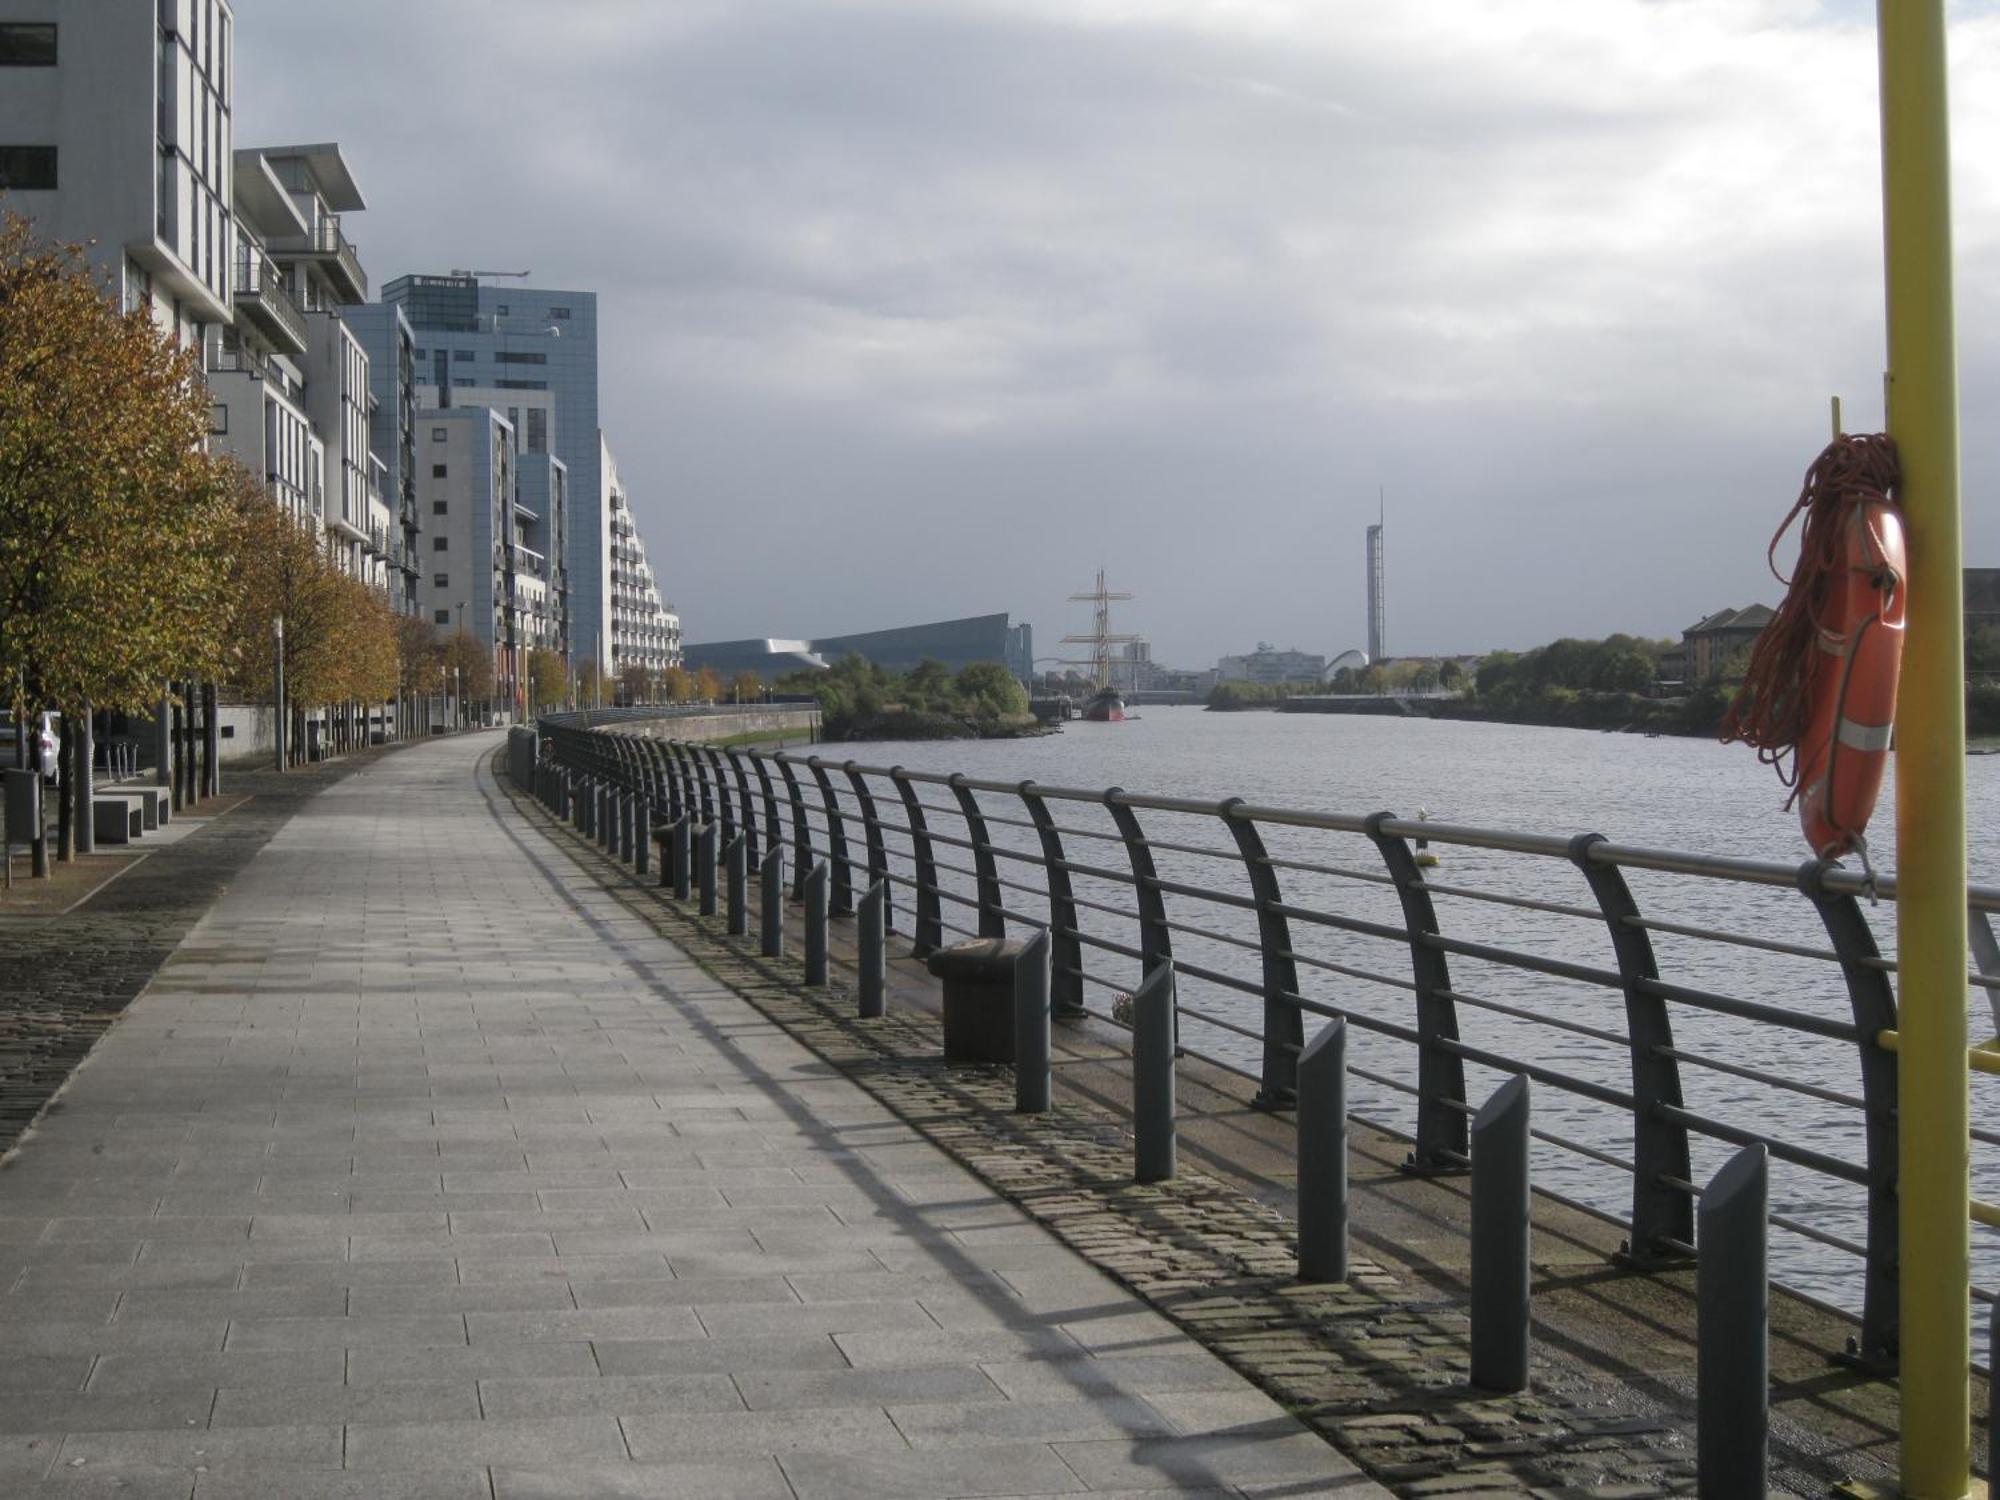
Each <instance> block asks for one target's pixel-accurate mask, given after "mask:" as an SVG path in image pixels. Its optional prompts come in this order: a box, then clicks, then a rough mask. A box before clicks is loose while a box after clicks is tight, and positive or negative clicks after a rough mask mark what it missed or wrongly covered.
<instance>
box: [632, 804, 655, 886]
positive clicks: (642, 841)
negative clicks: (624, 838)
mask: <svg viewBox="0 0 2000 1500" xmlns="http://www.w3.org/2000/svg"><path fill="white" fill-rule="evenodd" d="M632 825H633V838H632V868H633V870H634V871H636V872H637V873H638V874H641V875H644V874H645V873H646V872H647V870H648V868H649V867H650V866H651V865H652V862H653V861H652V853H653V804H652V803H651V802H649V801H647V800H646V799H645V798H644V797H641V798H640V799H639V810H638V812H637V813H636V814H635V815H634V816H633V819H632Z"/></svg>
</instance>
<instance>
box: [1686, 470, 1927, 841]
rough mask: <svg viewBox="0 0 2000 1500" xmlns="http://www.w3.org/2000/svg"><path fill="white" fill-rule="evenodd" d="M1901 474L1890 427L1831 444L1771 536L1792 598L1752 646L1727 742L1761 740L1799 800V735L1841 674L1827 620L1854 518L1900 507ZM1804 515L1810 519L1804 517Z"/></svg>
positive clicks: (1762, 754) (1760, 755) (1773, 556)
mask: <svg viewBox="0 0 2000 1500" xmlns="http://www.w3.org/2000/svg"><path fill="white" fill-rule="evenodd" d="M1901 477H1902V469H1901V466H1900V465H1899V463H1898V462H1897V458H1896V444H1895V441H1894V439H1892V438H1891V437H1890V436H1889V435H1888V434H1887V433H1884V432H1868V433H1853V434H1843V435H1842V436H1840V437H1837V438H1835V439H1834V440H1833V441H1832V442H1831V443H1829V444H1827V446H1826V449H1825V451H1824V452H1822V453H1821V454H1820V456H1819V457H1818V458H1816V459H1814V460H1813V461H1812V465H1811V467H1809V468H1808V469H1807V470H1806V478H1805V484H1804V486H1803V487H1802V488H1801V489H1800V490H1799V498H1798V501H1797V503H1796V504H1794V505H1793V506H1792V508H1791V510H1790V512H1789V513H1788V514H1787V515H1786V516H1785V519H1784V522H1783V524H1781V525H1780V526H1779V527H1778V529H1777V532H1776V533H1775V534H1774V535H1773V536H1772V537H1771V546H1770V549H1769V551H1768V552H1767V554H1766V556H1767V558H1768V560H1769V562H1770V565H1771V576H1772V577H1774V578H1776V579H1777V580H1778V581H1779V582H1780V583H1782V584H1784V585H1785V587H1786V593H1785V598H1784V602H1783V603H1781V604H1780V605H1779V606H1778V609H1777V613H1776V614H1775V615H1774V616H1773V618H1772V620H1771V623H1770V624H1769V625H1767V626H1765V627H1764V633H1763V634H1762V635H1760V636H1758V637H1757V642H1756V644H1755V645H1754V646H1753V647H1752V648H1751V650H1750V665H1749V668H1748V670H1747V671H1745V673H1744V675H1743V686H1742V687H1740V688H1739V689H1737V692H1736V696H1735V698H1733V699H1732V700H1731V701H1730V704H1729V708H1728V711H1727V712H1726V713H1724V714H1723V716H1722V742H1723V743H1724V744H1729V743H1730V742H1731V741H1734V740H1741V741H1742V742H1743V743H1744V744H1746V745H1754V746H1756V747H1757V759H1759V760H1760V761H1762V762H1764V764H1766V765H1768V766H1770V767H1772V768H1773V769H1774V770H1776V771H1777V773H1778V779H1779V781H1781V782H1783V783H1784V784H1785V785H1786V786H1788V787H1791V788H1792V795H1791V797H1789V798H1787V799H1786V802H1785V805H1786V806H1787V807H1789V806H1791V804H1792V802H1793V801H1795V800H1797V798H1798V779H1799V768H1798V752H1799V742H1800V741H1801V740H1802V739H1804V738H1805V734H1806V729H1807V726H1808V723H1809V721H1810V720H1811V717H1812V708H1813V704H1814V702H1815V701H1816V699H1817V697H1818V689H1819V676H1820V674H1821V673H1822V672H1838V671H1840V670H1842V667H1843V665H1844V663H1843V661H1842V658H1841V657H1839V656H1836V655H1832V654H1830V653H1829V652H1827V651H1825V650H1822V649H1821V646H1820V622H1821V621H1822V620H1824V619H1826V618H1827V615H1828V608H1829V595H1830V594H1831V592H1832V590H1833V588H1834V587H1835V584H1836V583H1837V582H1838V581H1839V580H1840V579H1841V578H1842V576H1843V575H1844V574H1845V573H1846V572H1847V568H1848V557H1847V525H1846V522H1847V517H1848V515H1849V513H1850V512H1851V511H1852V510H1853V508H1854V507H1856V506H1858V505H1865V504H1867V503H1868V502H1870V501H1876V502H1880V503H1886V504H1891V505H1893V504H1894V503H1895V489H1896V485H1897V482H1898V481H1899V480H1900V479H1901ZM1802 517H1803V520H1801V518H1802ZM1795 521H1798V522H1799V523H1800V528H1799V561H1798V565H1797V566H1796V567H1795V568H1793V570H1792V576H1791V577H1790V578H1787V577H1785V575H1784V574H1783V573H1781V572H1779V571H1778V544H1779V543H1780V542H1782V541H1783V540H1784V538H1785V533H1786V532H1787V531H1790V530H1791V529H1792V523H1793V522H1795Z"/></svg>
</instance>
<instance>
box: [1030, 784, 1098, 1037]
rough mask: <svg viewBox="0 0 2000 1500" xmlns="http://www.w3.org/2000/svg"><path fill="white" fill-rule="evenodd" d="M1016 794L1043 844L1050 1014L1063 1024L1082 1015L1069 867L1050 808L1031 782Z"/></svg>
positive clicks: (1080, 972)
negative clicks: (1057, 1017) (1046, 887)
mask: <svg viewBox="0 0 2000 1500" xmlns="http://www.w3.org/2000/svg"><path fill="white" fill-rule="evenodd" d="M1015 791H1016V792H1018V793H1019V794H1020V797H1021V802H1022V805H1023V806H1025V807H1026V808H1027V809H1028V818H1029V820H1030V821H1031V822H1033V823H1034V825H1035V833H1036V836H1037V837H1039V838H1040V839H1041V841H1042V867H1043V869H1044V870H1045V871H1046V872H1047V875H1048V886H1049V1010H1050V1014H1052V1015H1055V1016H1059V1017H1061V1018H1062V1019H1064V1020H1075V1019H1076V1018H1077V1017H1078V1016H1080V1015H1082V1014H1083V944H1082V942H1081V941H1079V940H1078V938H1077V933H1078V932H1079V931H1080V930H1081V929H1080V928H1079V927H1078V925H1077V919H1076V892H1075V891H1074V890H1073V889H1072V888H1071V886H1070V879H1069V864H1068V862H1067V861H1065V860H1064V858H1063V846H1062V835H1061V834H1060V833H1058V832H1057V831H1056V820H1055V819H1054V818H1053V817H1051V816H1050V814H1049V804H1048V801H1047V799H1046V798H1044V797H1043V796H1042V794H1041V792H1040V791H1038V790H1037V789H1036V786H1035V783H1034V782H1032V781H1024V782H1022V783H1021V784H1020V785H1019V786H1018V787H1016V788H1015Z"/></svg>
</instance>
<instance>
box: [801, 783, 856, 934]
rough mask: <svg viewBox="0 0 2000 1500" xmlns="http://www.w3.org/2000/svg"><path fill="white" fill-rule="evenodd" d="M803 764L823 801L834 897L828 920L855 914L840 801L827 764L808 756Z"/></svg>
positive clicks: (851, 872)
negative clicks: (810, 774)
mask: <svg viewBox="0 0 2000 1500" xmlns="http://www.w3.org/2000/svg"><path fill="white" fill-rule="evenodd" d="M806 765H807V766H809V767H811V769H812V773H813V780H814V781H816V782H818V783H819V794H820V796H821V798H823V799H824V800H825V802H826V862H827V864H828V865H830V866H831V867H832V869H831V872H830V873H831V875H832V879H833V895H832V897H831V898H830V899H829V900H828V902H827V906H826V913H827V915H828V916H830V917H849V916H852V915H854V868H853V866H852V865H850V864H849V863H848V860H847V824H846V822H845V821H844V820H843V819H842V818H841V816H840V798H839V797H838V796H836V795H835V793H834V790H833V778H832V777H831V776H829V775H827V772H826V762H825V761H823V760H821V759H820V758H819V757H818V756H817V755H808V756H807V757H806Z"/></svg>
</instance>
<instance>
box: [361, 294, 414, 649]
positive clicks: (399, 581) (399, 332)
mask: <svg viewBox="0 0 2000 1500" xmlns="http://www.w3.org/2000/svg"><path fill="white" fill-rule="evenodd" d="M342 316H343V317H344V318H345V319H346V321H347V326H348V327H349V328H350V329H351V330H353V333H354V336H355V337H356V338H357V339H359V340H360V341H361V347H362V350H363V352H365V353H366V354H367V356H368V449H369V454H370V457H371V459H372V460H373V461H374V462H375V463H377V464H379V465H380V476H381V493H382V502H383V505H384V507H385V509H386V510H387V512H388V514H389V517H390V537H391V541H390V547H389V551H390V559H389V560H390V565H391V566H390V588H389V598H390V601H391V603H393V604H394V605H395V607H396V610H397V613H399V614H406V615H421V614H422V612H423V607H424V604H423V596H422V588H421V580H422V577H423V570H424V557H423V550H422V549H423V521H422V512H421V509H420V508H419V506H418V504H417V411H418V406H417V376H416V335H415V334H414V333H413V332H412V330H411V328H410V324H409V320H408V319H406V318H405V317H404V316H403V314H402V310H401V309H400V308H397V307H394V306H392V305H389V304H386V303H380V302H369V303H364V304H362V305H361V306H359V307H349V308H347V309H345V310H344V311H343V313H342Z"/></svg>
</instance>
